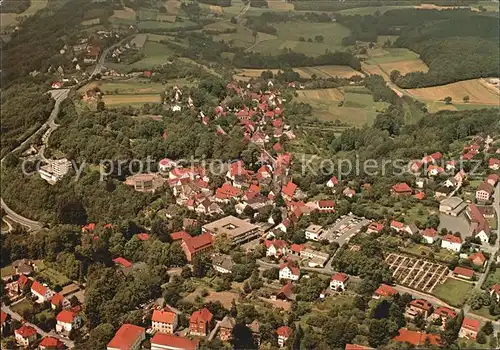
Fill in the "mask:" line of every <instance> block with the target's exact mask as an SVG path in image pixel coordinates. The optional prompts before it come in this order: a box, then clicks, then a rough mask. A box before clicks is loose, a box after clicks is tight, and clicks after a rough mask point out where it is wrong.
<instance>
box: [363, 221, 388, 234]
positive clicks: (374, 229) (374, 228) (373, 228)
mask: <svg viewBox="0 0 500 350" xmlns="http://www.w3.org/2000/svg"><path fill="white" fill-rule="evenodd" d="M383 229H384V225H383V224H381V223H379V222H372V223H370V224H369V225H368V228H367V229H366V233H380V232H382V230H383Z"/></svg>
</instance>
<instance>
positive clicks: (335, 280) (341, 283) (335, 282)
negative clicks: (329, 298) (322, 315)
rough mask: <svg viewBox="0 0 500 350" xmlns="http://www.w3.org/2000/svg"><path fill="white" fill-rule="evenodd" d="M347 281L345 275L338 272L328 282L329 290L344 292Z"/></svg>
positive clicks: (347, 277)
mask: <svg viewBox="0 0 500 350" xmlns="http://www.w3.org/2000/svg"><path fill="white" fill-rule="evenodd" d="M348 280H349V276H348V275H346V274H345V273H341V272H338V273H336V274H335V275H333V276H332V279H331V281H330V289H331V290H335V291H337V290H345V287H346V285H347V281H348Z"/></svg>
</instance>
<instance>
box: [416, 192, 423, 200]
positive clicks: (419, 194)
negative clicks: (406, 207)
mask: <svg viewBox="0 0 500 350" xmlns="http://www.w3.org/2000/svg"><path fill="white" fill-rule="evenodd" d="M415 198H416V199H418V200H422V199H425V192H422V191H420V192H418V193H417V194H415Z"/></svg>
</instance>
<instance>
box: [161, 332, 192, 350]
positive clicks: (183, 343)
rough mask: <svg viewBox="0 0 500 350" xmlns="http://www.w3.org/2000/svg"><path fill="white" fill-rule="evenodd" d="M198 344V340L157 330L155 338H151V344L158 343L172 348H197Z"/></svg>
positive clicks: (187, 349) (186, 349)
mask: <svg viewBox="0 0 500 350" xmlns="http://www.w3.org/2000/svg"><path fill="white" fill-rule="evenodd" d="M198 344H199V342H198V340H191V339H188V338H184V337H179V336H176V335H173V334H167V333H160V332H156V334H155V335H154V336H153V338H151V345H157V346H160V347H165V348H167V347H168V348H170V349H183V350H195V349H197V348H198Z"/></svg>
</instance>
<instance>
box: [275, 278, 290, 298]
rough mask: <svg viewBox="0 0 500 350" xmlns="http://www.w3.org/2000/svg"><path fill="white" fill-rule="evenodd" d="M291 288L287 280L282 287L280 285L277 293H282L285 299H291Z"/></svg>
mask: <svg viewBox="0 0 500 350" xmlns="http://www.w3.org/2000/svg"><path fill="white" fill-rule="evenodd" d="M292 288H293V284H292V282H288V283H287V284H285V285H284V286H283V287H281V289H280V290H279V292H278V294H277V295H280V294H283V295H284V296H285V297H286V298H287V299H291V298H292V296H293V291H292Z"/></svg>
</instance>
